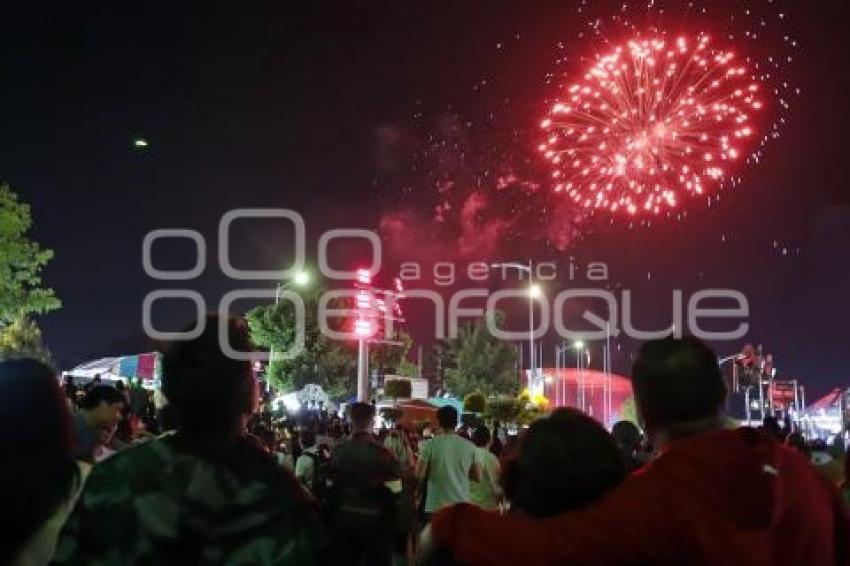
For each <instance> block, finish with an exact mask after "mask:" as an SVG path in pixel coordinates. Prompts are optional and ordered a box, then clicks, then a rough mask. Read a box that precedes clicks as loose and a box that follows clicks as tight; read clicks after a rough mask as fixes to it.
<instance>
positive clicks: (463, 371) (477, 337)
mask: <svg viewBox="0 0 850 566" xmlns="http://www.w3.org/2000/svg"><path fill="white" fill-rule="evenodd" d="M503 319H504V317H503V316H502V314H501V313H496V324H497V326H498V325H500V324H501V322H502V320H503ZM443 352H444V355H445V363H446V365H447V366H448V367H446V369H445V383H446V386H447V388H448V389H449V391H450V392H451V393H452V394H454V395H456V396H459V397H463V396H465V395H468V394H469V393H472V392H473V391H481V392H482V393H484V394H485V395H495V394H500V393H506V394H511V395H514V394H516V391H517V388H518V387H517V385H518V384H517V378H516V351H515V350H514V348H513V346H512V345H511V344H509V343H506V342H503V341H501V340H499V339H498V338H496V337H495V336H493V334H492V333H491V332H490V330H489V329H488V328H487V323H486V321H485V320H483V319H482V320H479V321H477V322H475V323H470V324H467V325H466V326H464V327H462V328H460V329H459V331H458V336H457V338H455V339H453V340H448V341H446V343H445V347H444V348H443Z"/></svg>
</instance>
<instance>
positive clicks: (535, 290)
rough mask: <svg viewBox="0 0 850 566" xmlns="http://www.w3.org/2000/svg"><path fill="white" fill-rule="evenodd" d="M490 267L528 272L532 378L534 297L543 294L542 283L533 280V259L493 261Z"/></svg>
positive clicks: (533, 368) (529, 343) (529, 345)
mask: <svg viewBox="0 0 850 566" xmlns="http://www.w3.org/2000/svg"><path fill="white" fill-rule="evenodd" d="M490 267H511V268H513V269H518V270H520V271H523V272H525V273H528V280H529V287H528V353H529V364H528V365H529V368H530V369H531V379H532V380H533V379H534V373H535V369H536V368H535V363H534V299H536V298H537V297H539V296H540V295H541V294H542V290H541V289H540V285H537V284H535V283H533V282H531V276H532V273H533V272H532V269H531V260H528V265H525V264H523V263H516V262H509V263H491V264H490Z"/></svg>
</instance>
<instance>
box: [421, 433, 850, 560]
mask: <svg viewBox="0 0 850 566" xmlns="http://www.w3.org/2000/svg"><path fill="white" fill-rule="evenodd" d="M432 532H433V537H434V540H435V543H436V544H437V545H439V546H445V547H448V548H449V549H450V550H451V551H452V554H453V555H454V558H455V559H456V560H457V561H458V562H460V563H462V564H476V565H477V564H482V565H495V564H518V565H521V566H532V565H538V564H624V563H643V564H646V563H652V564H659V563H666V564H723V565H727V564H742V565H746V566H756V565H761V564H764V565H771V566H775V565H777V564H806V565H813V566H814V565H821V564H824V565H825V564H850V560H849V559H848V545H850V527H848V518H847V515H846V513H845V510H844V508H843V505H842V503H841V500H840V498H839V495H838V492H837V490H836V489H835V487H834V486H831V485H829V484H828V483H827V482H826V480H824V479H823V478H822V477H821V476H820V475H819V474H818V473H817V472H816V471H815V469H814V468H813V467H812V466H811V465H810V464H809V462H808V461H806V459H804V458H803V457H801V456H800V455H798V454H797V453H794V452H792V451H790V450H788V449H786V448H784V447H782V446H780V445H778V444H775V443H774V442H772V441H770V440H768V439H767V438H766V437H764V436H762V435H761V434H759V433H757V432H755V431H753V430H750V429H737V430H722V431H715V432H710V433H706V434H702V435H699V436H696V437H693V438H689V439H687V440H682V441H680V442H678V443H676V444H674V445H672V446H671V447H670V448H669V449H668V450H667V451H666V452H665V453H664V454H662V455H661V456H660V457H659V458H657V459H656V460H655V461H653V462H652V463H651V464H649V465H648V466H646V467H645V468H643V469H642V470H640V471H639V472H637V473H636V474H634V475H633V476H631V477H630V478H629V479H627V480H626V481H625V482H624V483H623V484H621V485H620V486H618V487H616V488H614V489H612V490H611V492H609V493H608V494H607V495H606V496H605V497H603V499H602V500H600V501H598V502H596V503H594V504H592V505H590V506H588V507H586V508H584V509H582V510H579V511H572V512H568V513H565V514H562V515H558V516H555V517H550V518H545V519H536V518H532V517H528V516H524V515H521V514H509V515H499V514H498V513H496V512H488V511H483V510H481V509H479V508H477V507H474V506H472V505H466V504H464V505H458V506H455V507H452V508H448V509H445V510H442V511H440V512H438V513H437V514H436V515H435V516H434V519H433V522H432Z"/></svg>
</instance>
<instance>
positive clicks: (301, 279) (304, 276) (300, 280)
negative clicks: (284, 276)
mask: <svg viewBox="0 0 850 566" xmlns="http://www.w3.org/2000/svg"><path fill="white" fill-rule="evenodd" d="M292 282H293V283H295V284H296V285H298V286H299V287H304V286H305V285H307V284H308V283H309V282H310V274H309V273H308V272H306V271H299V272H298V273H296V274H295V277H293V278H292Z"/></svg>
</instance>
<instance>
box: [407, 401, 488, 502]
mask: <svg viewBox="0 0 850 566" xmlns="http://www.w3.org/2000/svg"><path fill="white" fill-rule="evenodd" d="M457 418H458V415H457V410H456V409H455V408H454V407H449V406H446V407H441V408H440V409H439V410H438V411H437V421H438V422H439V424H440V428H439V429H438V432H437V435H436V436H434V438H433V439H432V440H431V441H430V442H428V443H427V444H425V445H424V446H423V447H422V452H421V453H420V455H419V465H418V467H417V478H418V479H419V483H420V484H423V483H426V482H427V494H426V498H425V517H426V519H427V518H430V516H431V514H432V513H434V512H435V511H437V510H438V509H440V508H442V507H445V506H447V505H452V504H454V503H463V502H468V501H470V490H469V482H470V480H473V481H477V480H478V479H479V478H480V477H481V472H480V469H479V466H478V463H477V460H476V457H475V452H476V451H475V445H474V444H472V443H471V442H469V441H468V440H465V439H463V438H461V437H460V436H458V435H457V434H455V428H457Z"/></svg>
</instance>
